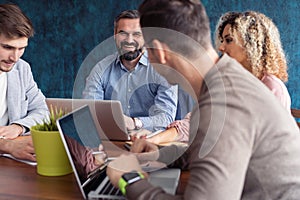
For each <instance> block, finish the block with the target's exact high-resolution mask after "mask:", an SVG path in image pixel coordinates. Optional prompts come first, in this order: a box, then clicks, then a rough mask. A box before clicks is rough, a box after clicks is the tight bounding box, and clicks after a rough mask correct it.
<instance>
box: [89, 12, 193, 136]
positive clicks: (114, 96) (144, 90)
mask: <svg viewBox="0 0 300 200" xmlns="http://www.w3.org/2000/svg"><path fill="white" fill-rule="evenodd" d="M139 19H140V15H139V13H138V11H137V10H126V11H123V12H122V13H120V14H119V15H118V16H117V17H116V18H115V22H114V39H115V43H116V46H117V49H118V53H116V54H113V55H110V56H108V57H106V58H104V59H103V60H101V61H100V62H99V63H97V64H96V66H95V67H94V68H93V69H92V71H91V73H90V75H89V76H88V78H87V79H86V86H85V89H84V91H83V98H88V99H107V100H119V101H120V102H121V104H122V108H123V112H124V114H125V115H126V116H125V122H126V126H127V129H128V130H133V129H136V130H137V129H141V128H144V129H148V130H149V131H156V130H159V129H165V128H166V127H167V125H169V124H170V123H171V122H173V121H174V119H175V115H176V111H177V108H176V107H177V99H178V97H177V96H178V95H177V86H171V85H170V84H169V83H168V82H167V80H166V79H165V78H164V77H162V76H161V75H160V74H158V73H157V72H156V71H155V69H154V68H153V67H152V66H151V65H150V63H149V61H148V58H147V57H148V56H147V52H146V51H145V48H144V43H145V41H144V38H143V35H142V31H141V27H140V23H139ZM190 99H191V98H190ZM190 104H191V103H190V102H189V105H190ZM182 106H185V105H184V103H182ZM191 107H192V106H190V107H188V108H187V109H186V110H182V113H180V115H181V117H183V116H185V114H186V113H187V112H190V111H191V109H190V108H191Z"/></svg>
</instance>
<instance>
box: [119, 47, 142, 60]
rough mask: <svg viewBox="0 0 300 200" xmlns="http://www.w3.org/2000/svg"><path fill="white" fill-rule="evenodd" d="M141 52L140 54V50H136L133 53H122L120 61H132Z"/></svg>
mask: <svg viewBox="0 0 300 200" xmlns="http://www.w3.org/2000/svg"><path fill="white" fill-rule="evenodd" d="M141 52H142V49H137V50H135V51H130V52H127V53H124V54H123V55H121V59H124V60H127V61H132V60H134V59H136V58H137V57H139V55H140V54H141Z"/></svg>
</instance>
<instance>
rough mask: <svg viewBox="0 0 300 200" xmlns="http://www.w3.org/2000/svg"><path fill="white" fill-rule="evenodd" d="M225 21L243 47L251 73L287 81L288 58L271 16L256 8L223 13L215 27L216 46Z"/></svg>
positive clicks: (260, 77)
mask: <svg viewBox="0 0 300 200" xmlns="http://www.w3.org/2000/svg"><path fill="white" fill-rule="evenodd" d="M227 24H229V25H230V30H229V31H230V34H231V35H232V36H233V37H234V39H235V40H236V41H239V42H240V45H241V46H242V47H244V49H245V52H246V54H247V58H248V61H249V63H250V66H251V72H252V74H253V75H254V76H256V77H257V78H258V79H262V77H263V75H264V74H265V73H267V74H272V75H274V76H276V77H277V78H279V79H280V80H282V81H284V82H286V81H287V80H288V73H287V61H286V57H285V54H284V51H283V49H282V45H281V41H280V34H279V31H278V29H277V27H276V25H275V24H274V23H273V21H272V20H271V19H270V18H268V17H267V16H265V15H264V14H262V13H258V12H255V11H247V12H244V13H241V12H228V13H225V14H224V15H222V17H221V18H220V20H219V22H218V24H217V28H216V33H215V43H216V47H217V48H218V47H219V46H220V44H221V41H222V40H223V38H222V34H223V31H224V28H225V26H226V25H227Z"/></svg>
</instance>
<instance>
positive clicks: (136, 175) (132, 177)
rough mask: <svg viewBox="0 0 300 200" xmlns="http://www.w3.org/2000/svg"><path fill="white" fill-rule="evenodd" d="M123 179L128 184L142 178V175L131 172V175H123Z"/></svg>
mask: <svg viewBox="0 0 300 200" xmlns="http://www.w3.org/2000/svg"><path fill="white" fill-rule="evenodd" d="M122 177H123V179H124V180H125V181H126V182H128V181H129V180H131V179H134V178H136V177H140V175H139V174H138V173H137V172H129V173H126V174H123V176H122Z"/></svg>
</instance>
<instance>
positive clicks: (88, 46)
mask: <svg viewBox="0 0 300 200" xmlns="http://www.w3.org/2000/svg"><path fill="white" fill-rule="evenodd" d="M0 2H1V3H4V2H8V1H3V0H0ZM10 2H14V3H16V4H18V5H19V6H20V7H21V9H22V10H23V11H24V12H25V13H26V14H27V15H28V16H29V17H30V18H31V19H32V21H33V24H34V26H35V29H36V34H35V36H34V38H32V39H31V40H30V43H29V46H28V48H27V49H26V52H25V54H24V57H23V58H24V59H25V60H27V61H28V62H29V63H30V64H31V66H32V71H33V74H34V78H35V80H36V82H37V83H38V85H39V87H40V88H41V90H42V91H43V93H44V94H45V95H46V96H47V97H68V98H69V97H72V92H73V86H74V81H75V78H76V75H77V72H78V70H79V68H80V66H81V64H82V62H83V61H84V59H85V58H86V57H87V55H89V53H90V52H91V51H92V50H93V49H94V48H95V47H96V46H97V45H98V44H100V43H102V42H103V41H105V40H106V39H108V38H110V37H111V36H112V35H113V19H114V17H115V16H116V15H117V14H118V13H119V12H121V11H123V10H126V9H135V8H137V6H138V5H139V4H140V3H141V2H142V0H126V1H124V0H49V1H46V0H12V1H10ZM202 2H203V4H204V5H205V6H206V8H207V13H208V15H209V17H210V20H211V29H212V30H213V31H214V29H215V25H216V22H217V20H218V18H219V17H220V16H221V14H222V13H224V12H226V11H244V10H256V11H259V12H262V13H264V14H266V15H267V16H269V17H270V18H272V19H273V21H274V22H275V23H276V24H277V26H278V28H279V31H280V33H281V39H282V44H283V47H284V50H285V52H286V55H287V57H288V61H289V77H290V78H289V81H288V83H287V87H288V90H289V92H290V95H291V97H292V107H296V108H300V91H299V89H298V85H299V84H298V81H299V80H300V73H299V67H298V66H300V60H299V56H300V50H299V49H300V34H299V30H300V26H299V23H300V12H299V10H300V1H298V0H289V1H286V0H276V1H270V0H261V1H254V0H252V1H250V0H215V1H213V0H203V1H202ZM95 62H96V61H95ZM85 73H88V72H85ZM78 87H83V86H82V84H79V85H78Z"/></svg>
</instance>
